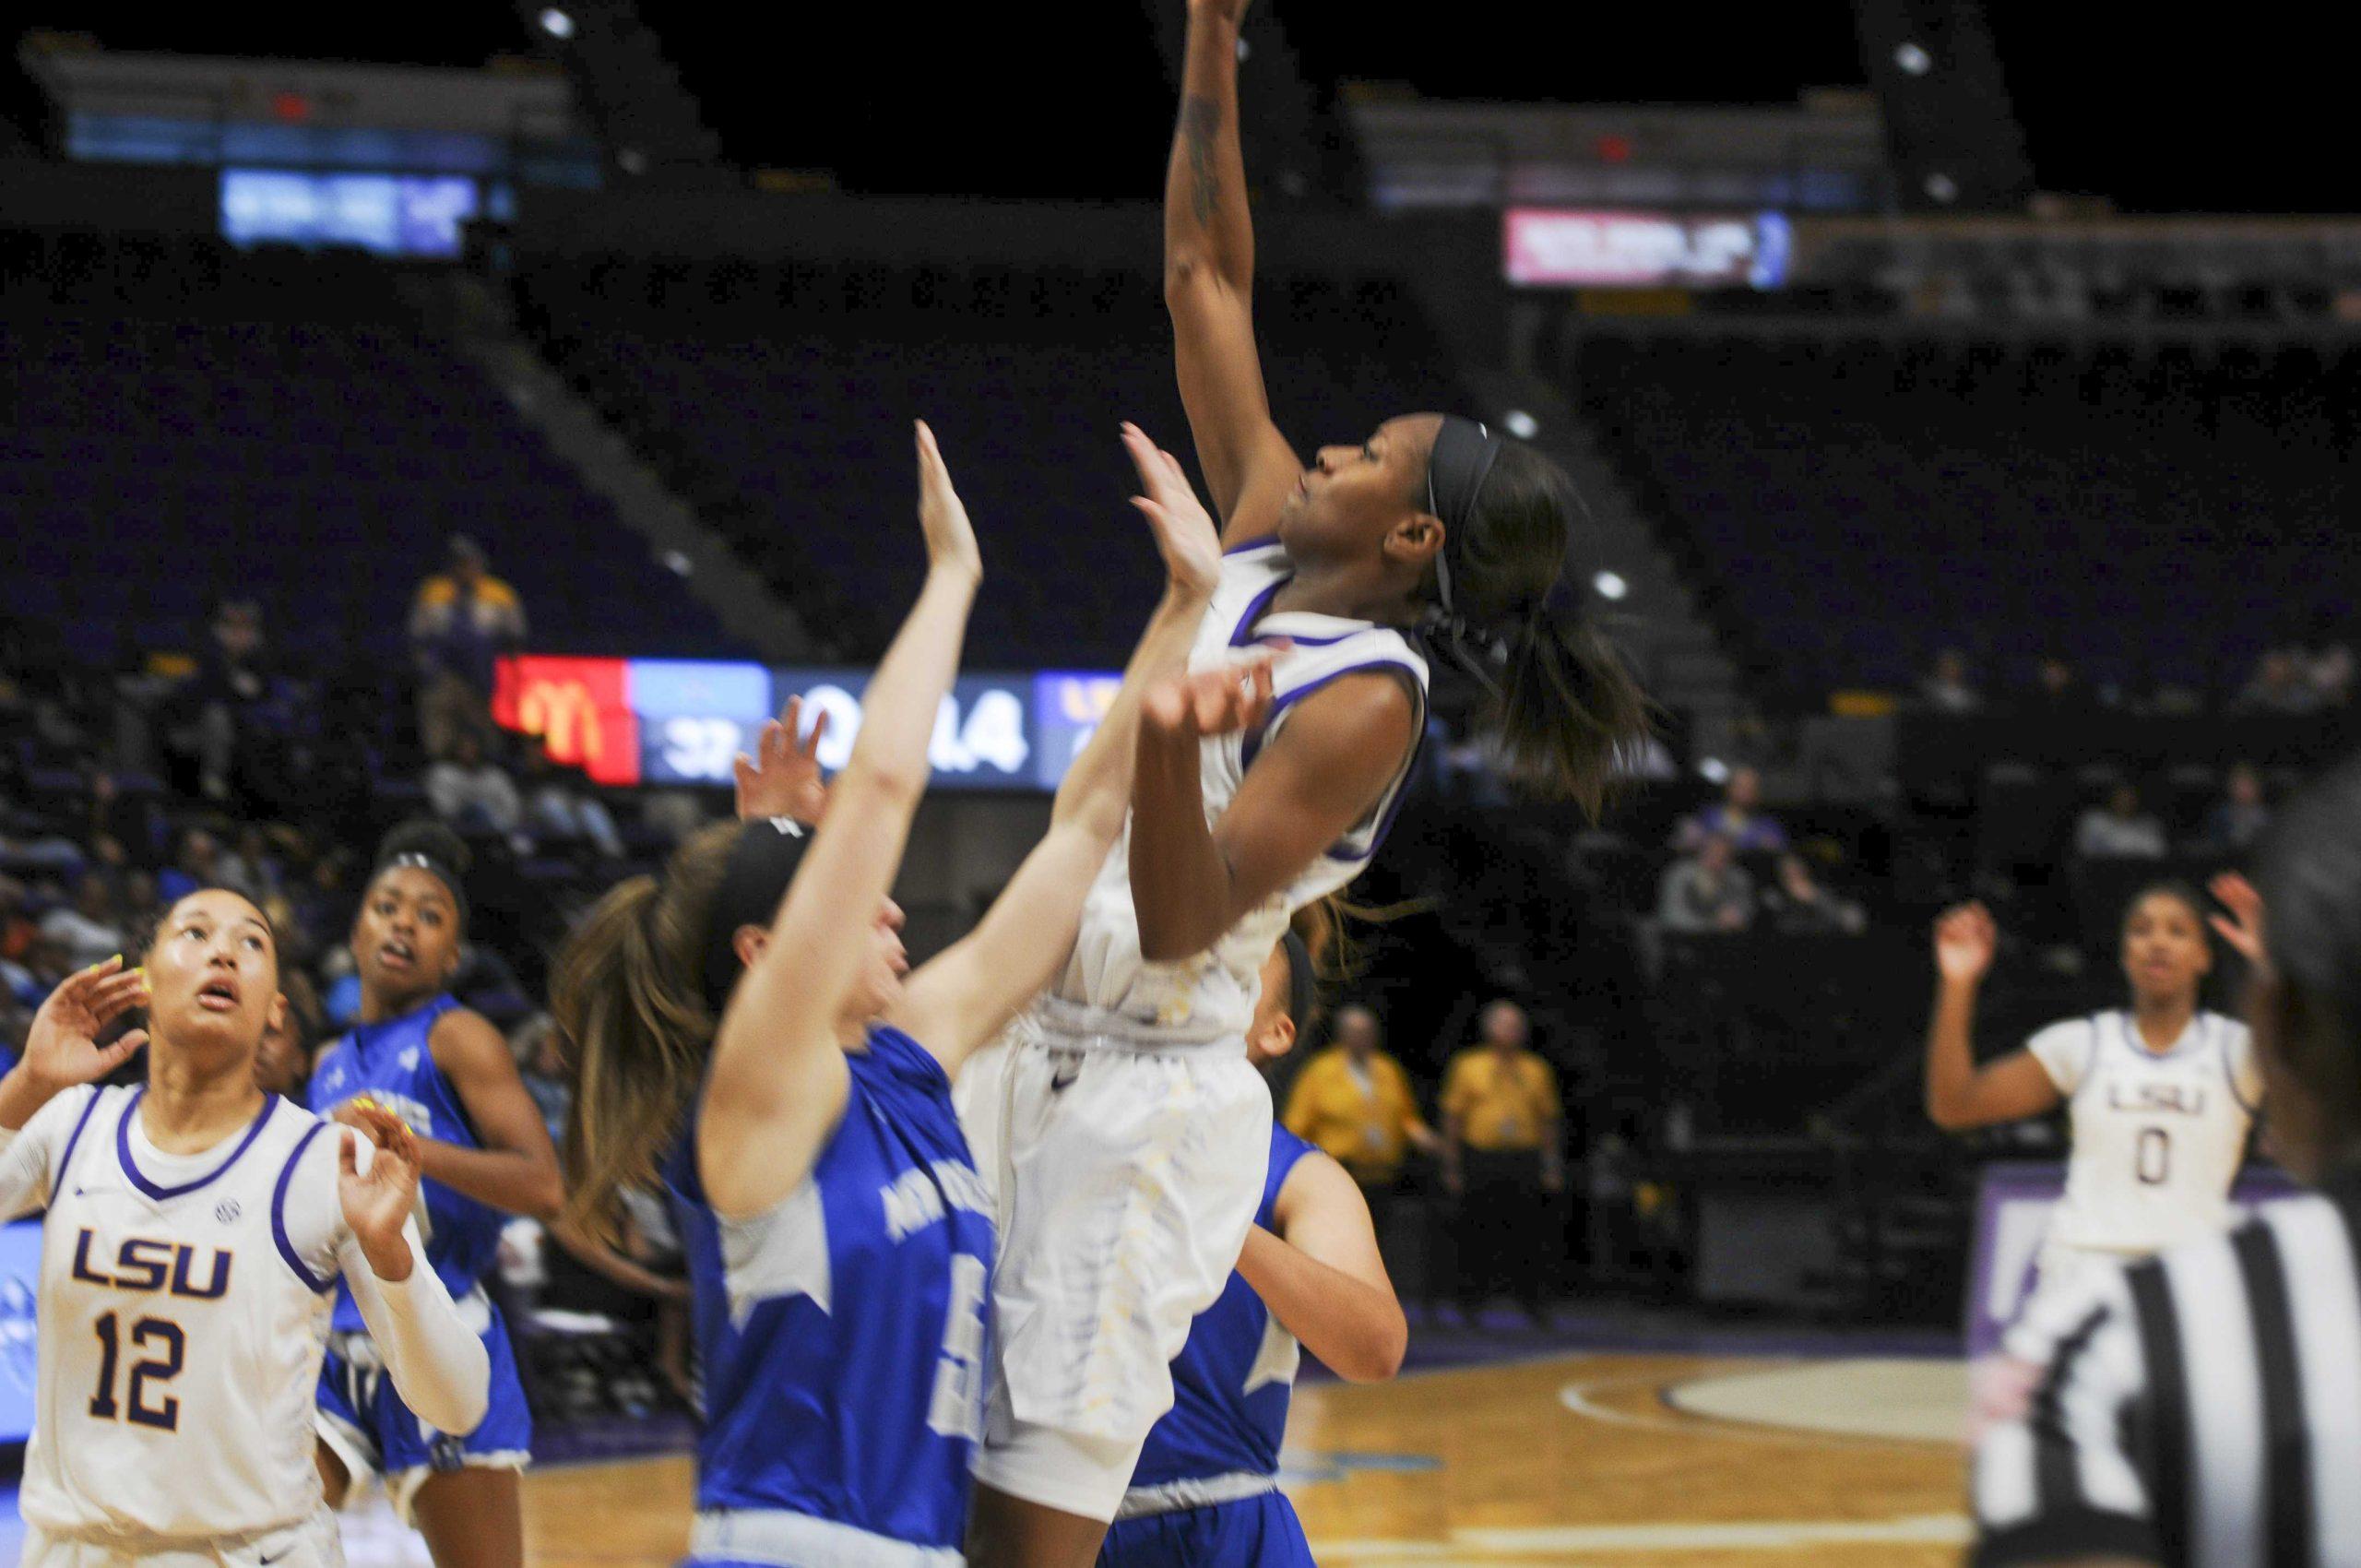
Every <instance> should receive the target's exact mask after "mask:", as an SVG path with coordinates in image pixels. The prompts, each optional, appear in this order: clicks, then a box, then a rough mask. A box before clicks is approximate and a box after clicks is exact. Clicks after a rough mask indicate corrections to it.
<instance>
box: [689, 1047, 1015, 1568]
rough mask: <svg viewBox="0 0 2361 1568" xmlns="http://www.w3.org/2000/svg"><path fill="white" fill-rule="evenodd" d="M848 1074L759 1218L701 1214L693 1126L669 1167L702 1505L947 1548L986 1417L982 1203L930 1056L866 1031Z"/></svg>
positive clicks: (986, 1279)
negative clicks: (822, 1133)
mask: <svg viewBox="0 0 2361 1568" xmlns="http://www.w3.org/2000/svg"><path fill="white" fill-rule="evenodd" d="M847 1063H848V1066H849V1067H850V1069H851V1074H852V1082H851V1085H850V1087H849V1089H848V1094H847V1098H846V1101H845V1113H844V1120H843V1122H842V1123H839V1124H838V1125H837V1128H836V1132H835V1134H833V1135H832V1136H831V1137H830V1138H829V1140H828V1143H827V1146H825V1148H823V1149H822V1150H821V1152H820V1157H819V1158H818V1160H817V1161H815V1162H814V1164H813V1168H812V1174H811V1176H810V1178H809V1179H808V1180H806V1181H805V1182H803V1184H802V1185H801V1186H800V1187H798V1188H797V1189H796V1190H795V1191H794V1192H793V1193H791V1194H789V1195H788V1196H787V1197H786V1198H784V1199H782V1200H781V1201H780V1202H779V1203H778V1204H777V1206H774V1207H773V1208H771V1209H770V1210H769V1211H768V1212H766V1213H765V1214H762V1215H758V1216H755V1217H753V1218H749V1219H743V1220H730V1219H725V1218H722V1217H720V1216H719V1215H717V1214H716V1213H715V1212H714V1211H713V1208H712V1206H710V1205H708V1204H707V1203H706V1201H705V1197H704V1191H703V1183H702V1182H700V1181H699V1180H698V1177H697V1164H696V1158H695V1156H694V1147H695V1137H696V1132H695V1126H694V1122H693V1123H692V1124H691V1127H690V1130H689V1134H688V1136H687V1137H685V1138H684V1139H683V1140H682V1144H681V1146H679V1147H678V1148H677V1149H676V1150H675V1151H674V1152H673V1155H672V1157H671V1158H670V1160H669V1161H668V1162H667V1165H666V1170H665V1180H666V1182H667V1184H668V1185H669V1186H670V1188H671V1193H672V1197H673V1206H674V1208H675V1210H676V1212H677V1213H678V1214H679V1216H680V1219H681V1239H682V1245H683V1247H684V1249H685V1250H686V1252H687V1254H688V1264H689V1284H690V1289H691V1291H692V1299H693V1313H694V1324H695V1329H696V1335H697V1344H698V1348H699V1349H700V1350H701V1351H702V1352H703V1353H704V1357H705V1366H706V1427H705V1432H704V1435H703V1436H702V1437H701V1438H700V1439H699V1442H698V1445H697V1509H698V1512H699V1514H700V1515H707V1514H711V1513H715V1512H718V1511H747V1512H753V1511H780V1512H785V1513H789V1514H800V1515H807V1516H809V1517H812V1518H816V1519H823V1520H826V1521H829V1522H831V1523H834V1524H837V1525H844V1526H852V1527H853V1528H855V1529H859V1530H862V1531H866V1532H868V1533H870V1534H872V1535H876V1536H882V1537H884V1538H888V1539H891V1540H895V1541H901V1542H907V1543H909V1544H912V1545H916V1546H921V1547H929V1548H942V1549H953V1550H955V1549H956V1548H957V1547H958V1546H959V1545H960V1541H961V1537H962V1536H963V1534H964V1533H965V1529H966V1524H967V1492H968V1482H967V1466H968V1460H969V1459H970V1457H971V1456H972V1455H973V1452H974V1449H975V1444H976V1441H977V1438H978V1434H979V1429H980V1425H981V1412H982V1400H981V1395H982V1376H983V1365H984V1324H985V1312H986V1308H987V1303H988V1301H990V1297H991V1259H992V1218H991V1201H990V1199H989V1196H988V1195H987V1194H986V1193H985V1191H984V1186H983V1183H982V1182H981V1181H979V1179H978V1177H977V1175H976V1168H975V1162H974V1159H973V1158H972V1157H971V1156H970V1155H969V1153H968V1149H967V1136H966V1134H963V1133H962V1132H961V1131H960V1130H959V1119H958V1116H957V1115H956V1113H955V1112H954V1111H953V1110H952V1106H951V1081H950V1079H949V1078H947V1077H945V1076H944V1075H943V1068H942V1065H941V1064H940V1063H937V1062H936V1061H935V1059H934V1058H933V1057H932V1056H931V1055H929V1054H928V1053H927V1052H926V1051H925V1050H924V1048H922V1047H921V1046H919V1043H918V1042H917V1041H916V1040H914V1039H910V1037H909V1036H908V1035H906V1034H903V1033H901V1032H900V1031H899V1030H897V1029H890V1028H882V1027H880V1028H872V1029H871V1030H870V1032H869V1040H868V1049H867V1050H866V1051H854V1052H850V1053H848V1056H847ZM733 1555H734V1554H733Z"/></svg>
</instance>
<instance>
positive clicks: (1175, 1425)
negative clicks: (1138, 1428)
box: [1132, 1122, 1311, 1487]
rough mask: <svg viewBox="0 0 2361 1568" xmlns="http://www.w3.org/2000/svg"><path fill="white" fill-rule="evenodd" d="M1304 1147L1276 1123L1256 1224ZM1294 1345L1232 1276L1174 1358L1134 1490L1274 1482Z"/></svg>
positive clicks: (1266, 1215) (1268, 1212)
mask: <svg viewBox="0 0 2361 1568" xmlns="http://www.w3.org/2000/svg"><path fill="white" fill-rule="evenodd" d="M1310 1152H1311V1145H1310V1144H1308V1143H1305V1142H1304V1141H1303V1140H1302V1139H1301V1138H1299V1137H1297V1136H1296V1135H1295V1134H1293V1133H1290V1132H1288V1131H1287V1129H1286V1128H1285V1127H1282V1126H1280V1125H1279V1124H1278V1123H1275V1122H1274V1123H1272V1124H1271V1159H1270V1169H1269V1170H1268V1171H1267V1172H1265V1174H1264V1178H1263V1206H1262V1207H1260V1208H1258V1209H1256V1210H1255V1211H1254V1223H1255V1224H1257V1225H1259V1226H1261V1227H1263V1228H1264V1229H1266V1230H1268V1229H1274V1228H1275V1227H1274V1225H1273V1221H1272V1210H1273V1209H1274V1208H1275V1207H1276V1206H1277V1205H1278V1201H1279V1189H1280V1188H1281V1187H1284V1186H1286V1185H1287V1173H1288V1172H1289V1171H1292V1170H1294V1169H1295V1162H1296V1161H1297V1160H1299V1159H1301V1158H1303V1157H1304V1156H1305V1155H1306V1154H1309V1153H1310ZM1298 1360H1299V1351H1298V1349H1297V1348H1296V1342H1295V1336H1294V1335H1292V1334H1289V1333H1288V1332H1287V1330H1286V1329H1285V1328H1283V1327H1281V1326H1280V1324H1279V1321H1278V1319H1276V1318H1275V1317H1273V1316H1272V1315H1271V1309H1270V1308H1268V1307H1266V1306H1264V1304H1263V1298H1262V1297H1260V1296H1257V1295H1256V1294H1254V1292H1253V1290H1252V1289H1251V1288H1250V1287H1249V1286H1248V1285H1247V1283H1246V1280H1245V1278H1244V1277H1242V1276H1240V1275H1239V1274H1237V1273H1234V1272H1233V1273H1232V1274H1231V1275H1230V1277H1229V1283H1228V1286H1226V1287H1225V1288H1224V1289H1223V1290H1222V1293H1221V1295H1220V1296H1219V1297H1218V1298H1216V1300H1215V1301H1214V1304H1213V1305H1212V1306H1210V1307H1207V1308H1206V1309H1205V1310H1204V1312H1202V1313H1198V1314H1197V1317H1196V1321H1195V1322H1193V1323H1192V1324H1190V1325H1189V1342H1188V1343H1187V1344H1186V1345H1183V1346H1182V1347H1181V1353H1180V1354H1179V1355H1178V1356H1175V1357H1173V1358H1172V1408H1171V1409H1169V1410H1167V1411H1166V1412H1165V1413H1164V1418H1163V1419H1162V1420H1159V1421H1157V1423H1156V1429H1155V1430H1154V1431H1151V1432H1149V1433H1148V1434H1147V1446H1146V1447H1145V1448H1144V1449H1142V1450H1141V1451H1140V1462H1139V1465H1138V1466H1137V1467H1135V1468H1134V1469H1133V1472H1132V1484H1133V1486H1135V1487H1140V1486H1163V1485H1167V1484H1169V1483H1170V1482H1173V1481H1192V1480H1206V1479H1211V1478H1213V1477H1215V1476H1229V1475H1241V1474H1243V1475H1257V1476H1272V1475H1276V1474H1278V1470H1279V1443H1280V1442H1281V1441H1282V1440H1283V1439H1284V1438H1285V1437H1286V1435H1287V1400H1288V1398H1289V1396H1291V1395H1292V1394H1293V1393H1294V1392H1295V1371H1296V1363H1297V1361H1298Z"/></svg>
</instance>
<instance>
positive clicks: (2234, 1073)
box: [2200, 1013, 2262, 1118]
mask: <svg viewBox="0 0 2361 1568" xmlns="http://www.w3.org/2000/svg"><path fill="white" fill-rule="evenodd" d="M2200 1016H2201V1018H2202V1019H2203V1020H2204V1021H2205V1023H2206V1024H2207V1025H2209V1026H2210V1027H2212V1028H2213V1033H2214V1034H2215V1035H2217V1036H2219V1035H2220V1034H2221V1033H2222V1029H2221V1023H2222V1020H2221V1019H2220V1018H2218V1017H2216V1016H2214V1015H2213V1014H2210V1013H2208V1014H2201V1015H2200ZM2213 1059H2214V1060H2215V1061H2216V1062H2219V1063H2221V1064H2222V1077H2223V1080H2224V1081H2225V1082H2226V1083H2227V1084H2228V1085H2229V1086H2230V1098H2231V1099H2235V1100H2236V1101H2237V1102H2238V1104H2239V1105H2240V1106H2242V1107H2244V1108H2245V1110H2246V1113H2247V1115H2248V1117H2249V1118H2252V1117H2256V1116H2260V1115H2261V1114H2262V1107H2261V1106H2260V1105H2257V1104H2253V1103H2250V1102H2249V1101H2248V1099H2247V1097H2246V1096H2245V1095H2243V1094H2241V1093H2239V1092H2238V1070H2237V1068H2236V1067H2235V1066H2233V1065H2232V1064H2231V1063H2230V1042H2229V1040H2228V1039H2223V1040H2222V1043H2221V1049H2220V1050H2218V1051H2215V1052H2214V1053H2213Z"/></svg>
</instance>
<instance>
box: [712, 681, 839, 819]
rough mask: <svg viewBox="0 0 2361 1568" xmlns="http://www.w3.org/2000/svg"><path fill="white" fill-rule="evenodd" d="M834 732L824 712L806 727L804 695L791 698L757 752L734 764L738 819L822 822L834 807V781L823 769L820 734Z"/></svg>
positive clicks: (769, 724) (764, 730)
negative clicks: (831, 792) (830, 788)
mask: <svg viewBox="0 0 2361 1568" xmlns="http://www.w3.org/2000/svg"><path fill="white" fill-rule="evenodd" d="M827 732H828V715H827V713H826V712H825V710H823V711H822V712H821V714H820V716H819V717H818V718H816V719H813V721H812V731H811V733H809V734H805V733H804V731H803V699H802V698H801V697H789V698H788V699H787V711H786V712H785V713H783V714H781V715H780V716H779V717H778V718H777V719H771V720H770V721H769V722H767V723H765V725H764V726H763V728H762V732H761V733H760V734H759V735H757V736H756V737H755V738H754V754H753V756H752V757H748V756H746V755H745V754H740V755H739V757H738V758H737V761H736V762H735V764H734V765H733V767H734V770H735V772H736V774H737V778H738V820H739V821H741V822H753V821H754V820H756V819H757V818H761V817H774V816H784V817H791V818H793V819H794V820H795V821H797V822H800V823H801V824H802V825H803V826H806V827H817V826H820V818H821V816H822V815H823V814H825V812H826V811H827V809H828V782H827V780H826V779H825V778H823V777H822V776H821V772H820V737H821V736H823V735H825V734H826V733H827Z"/></svg>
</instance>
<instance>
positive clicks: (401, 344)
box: [0, 235, 730, 667]
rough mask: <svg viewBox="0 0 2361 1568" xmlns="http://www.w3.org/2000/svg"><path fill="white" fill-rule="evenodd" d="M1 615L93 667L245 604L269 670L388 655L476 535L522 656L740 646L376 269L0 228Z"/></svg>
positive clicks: (151, 647)
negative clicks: (528, 625) (420, 603)
mask: <svg viewBox="0 0 2361 1568" xmlns="http://www.w3.org/2000/svg"><path fill="white" fill-rule="evenodd" d="M0 252H5V256H6V260H5V264H0V272H5V278H4V279H0V387H5V390H6V397H5V401H6V406H7V407H8V409H9V410H10V411H9V427H8V430H7V433H6V437H5V438H4V439H0V515H5V516H6V517H7V518H8V529H9V532H10V534H11V535H12V537H13V540H14V541H15V547H14V548H13V549H12V551H11V552H10V554H11V558H12V560H13V561H14V562H15V563H16V564H17V569H15V570H12V571H10V572H7V573H6V574H0V613H5V614H6V615H7V616H9V617H10V618H12V619H15V620H18V621H19V622H20V624H45V625H46V627H47V629H48V630H50V631H51V632H53V634H54V636H55V638H56V641H57V642H58V643H59V644H60V645H62V648H63V651H64V652H65V654H66V655H67V656H68V657H69V658H72V659H75V661H77V662H79V663H83V664H107V663H113V662H116V661H118V660H119V659H122V658H123V657H125V656H126V655H135V656H136V655H138V654H143V653H147V652H150V651H156V650H170V649H186V648H188V647H192V646H193V645H194V643H195V642H196V637H197V636H198V634H199V631H200V629H201V627H202V624H203V620H204V617H205V614H206V612H207V609H208V605H209V604H210V603H211V601H213V600H216V599H219V598H220V597H222V596H225V595H231V594H235V595H239V596H243V597H251V598H255V599H259V600H261V601H262V603H263V606H264V624H265V625H266V627H267V631H268V633H269V635H270V636H271V638H272V640H273V643H274V645H275V647H277V648H278V650H279V653H280V655H281V656H283V657H290V658H292V659H296V660H298V661H299V662H308V663H311V664H313V665H314V666H315V667H316V666H317V665H319V664H321V663H324V662H325V661H326V659H329V658H331V657H333V656H335V655H337V654H338V653H340V652H342V651H343V650H344V647H345V645H346V641H347V639H348V638H356V639H357V640H358V643H359V645H360V648H361V649H362V651H364V652H366V653H367V654H369V655H371V656H373V657H380V658H386V659H397V658H398V657H399V656H400V654H401V650H402V647H403V638H404V624H405V621H406V618H407V614H408V610H409V595H410V591H411V589H412V588H414V587H415V586H416V584H417V582H418V580H419V578H420V577H421V576H424V575H425V574H426V573H427V572H429V571H431V570H433V569H435V568H437V567H438V566H439V564H440V562H441V560H442V555H443V541H444V540H445V536H446V535H448V534H451V533H453V532H465V533H468V534H470V535H472V536H474V537H475V538H476V539H477V540H479V541H481V543H482V544H483V545H484V547H485V549H486V550H487V552H489V553H490V555H491V558H492V569H493V570H494V571H495V572H496V573H498V574H500V575H501V576H504V577H506V578H507V579H508V580H509V581H510V582H511V583H513V584H514V585H515V586H516V589H517V591H518V592H519V594H521V595H522V597H523V599H524V600H525V604H526V607H527V610H528V614H529V615H530V617H531V620H532V627H533V641H534V644H535V646H536V647H541V648H547V649H552V650H569V651H583V652H593V651H595V652H615V653H622V652H633V653H639V654H647V653H655V652H669V653H676V654H681V655H706V656H712V655H717V654H723V653H727V652H729V651H730V644H729V643H728V641H727V640H726V639H725V638H724V637H723V636H722V635H721V633H720V632H719V630H718V627H717V626H716V625H715V624H714V622H713V620H712V617H711V616H710V615H709V614H708V613H707V612H706V611H705V609H704V607H703V606H702V605H700V604H699V603H698V602H697V601H696V600H694V598H692V597H691V596H690V594H689V593H688V592H687V590H686V589H685V588H683V587H682V584H681V583H680V582H679V581H678V580H677V579H675V578H674V577H672V576H670V574H669V573H667V572H666V571H665V570H664V569H663V568H662V567H661V566H660V565H659V564H657V563H655V562H654V561H652V560H651V559H650V557H649V552H648V550H647V546H646V544H645V543H644V542H643V541H641V540H640V539H639V538H638V537H637V536H636V535H635V534H633V533H632V532H631V531H630V530H629V529H625V528H624V527H623V524H622V523H621V521H620V520H619V519H618V518H617V517H615V516H614V514H613V511H612V509H611V507H610V506H609V505H608V504H607V503H606V502H605V501H604V500H602V499H600V498H599V497H598V496H596V495H594V494H592V493H589V492H588V491H587V490H586V489H585V488H584V487H583V485H582V483H581V481H579V480H578V479H577V478H576V477H575V475H574V473H573V471H572V470H571V469H568V468H567V467H566V466H565V465H564V463H563V462H562V461H560V460H559V459H558V458H557V457H556V456H555V455H554V454H552V453H551V452H550V451H548V450H547V449H546V448H545V447H544V446H543V445H542V444H541V442H540V437H539V436H538V435H536V434H534V433H533V432H532V431H531V430H530V429H529V428H528V427H527V426H526V425H525V424H524V422H522V421H521V420H520V419H519V418H518V416H517V415H516V412H515V411H514V410H511V409H510V408H509V407H508V406H507V405H506V404H505V403H504V402H503V401H502V399H501V398H499V396H498V395H497V394H496V393H495V392H494V390H493V389H492V386H489V385H488V384H487V383H485V382H484V381H483V379H482V378H481V376H480V375H479V374H477V373H475V372H474V371H473V370H472V369H470V368H469V367H468V366H467V365H465V364H464V363H462V362H459V361H458V360H457V358H456V357H455V356H454V354H453V353H452V351H451V350H449V349H447V348H446V347H445V345H444V344H443V343H442V342H441V341H439V340H438V339H436V337H435V336H434V334H433V332H431V331H430V330H428V329H427V328H425V327H421V325H420V323H419V322H418V320H417V319H416V318H415V316H414V315H412V314H410V313H409V311H408V310H406V309H405V307H404V306H403V304H402V303H401V301H400V299H399V297H398V296H397V293H396V292H395V290H394V275H393V274H392V273H391V272H390V271H389V269H387V268H385V267H382V266H381V265H378V264H375V263H373V262H370V261H367V260H365V259H345V258H338V257H335V256H328V257H324V258H306V257H301V256H296V255H257V256H252V257H248V256H241V255H238V254H237V253H234V252H231V251H228V250H226V249H224V248H221V247H218V246H213V245H209V244H156V243H148V242H115V243H109V244H100V243H98V242H96V241H85V240H77V239H70V238H69V239H63V240H60V239H47V240H42V239H36V238H32V237H30V236H23V235H18V236H13V237H0Z"/></svg>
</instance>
